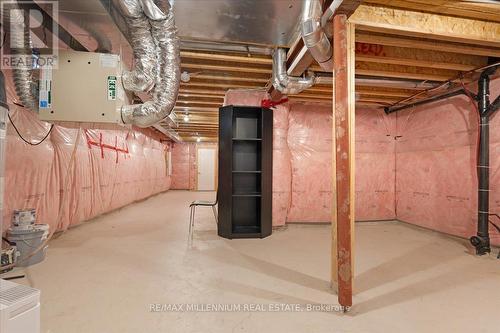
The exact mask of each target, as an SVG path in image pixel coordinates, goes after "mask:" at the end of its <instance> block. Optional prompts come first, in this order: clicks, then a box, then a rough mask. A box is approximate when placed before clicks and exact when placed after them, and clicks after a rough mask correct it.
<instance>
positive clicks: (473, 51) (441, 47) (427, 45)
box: [356, 31, 500, 58]
mask: <svg viewBox="0 0 500 333" xmlns="http://www.w3.org/2000/svg"><path fill="white" fill-rule="evenodd" d="M356 41H357V42H360V43H369V44H378V45H387V46H396V47H404V48H411V49H421V50H430V51H440V52H451V53H458V54H468V55H478V56H485V57H497V58H500V48H495V47H492V46H489V47H483V46H478V45H470V44H463V43H462V44H461V43H451V42H443V41H436V40H429V39H423V38H411V37H407V38H401V37H397V36H391V35H379V34H373V33H369V32H361V31H360V32H356Z"/></svg>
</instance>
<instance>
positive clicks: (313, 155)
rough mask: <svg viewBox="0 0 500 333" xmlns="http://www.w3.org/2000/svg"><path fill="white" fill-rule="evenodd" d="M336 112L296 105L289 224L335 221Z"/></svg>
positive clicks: (293, 107)
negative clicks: (333, 187) (333, 205)
mask: <svg viewBox="0 0 500 333" xmlns="http://www.w3.org/2000/svg"><path fill="white" fill-rule="evenodd" d="M331 114H332V108H331V106H329V105H327V104H315V103H314V104H313V103H292V104H291V105H290V116H289V124H288V147H289V148H290V153H291V163H292V197H291V204H290V209H289V210H288V219H287V221H288V222H328V221H330V220H331V217H332V211H331V207H332V182H331V179H332V177H331V175H332V117H331Z"/></svg>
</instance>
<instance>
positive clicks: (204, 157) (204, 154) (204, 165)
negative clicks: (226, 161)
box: [198, 148, 216, 191]
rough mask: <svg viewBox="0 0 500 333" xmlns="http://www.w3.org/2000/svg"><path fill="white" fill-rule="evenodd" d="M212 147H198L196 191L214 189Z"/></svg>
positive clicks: (214, 156)
mask: <svg viewBox="0 0 500 333" xmlns="http://www.w3.org/2000/svg"><path fill="white" fill-rule="evenodd" d="M215 158H216V150H215V149H214V148H198V191H215Z"/></svg>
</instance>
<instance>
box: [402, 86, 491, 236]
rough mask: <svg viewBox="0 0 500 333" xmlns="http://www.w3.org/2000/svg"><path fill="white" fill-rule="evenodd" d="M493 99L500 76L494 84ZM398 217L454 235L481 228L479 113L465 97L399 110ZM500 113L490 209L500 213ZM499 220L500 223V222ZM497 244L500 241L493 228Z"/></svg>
mask: <svg viewBox="0 0 500 333" xmlns="http://www.w3.org/2000/svg"><path fill="white" fill-rule="evenodd" d="M490 90H491V96H490V98H491V99H492V100H493V99H494V98H495V97H496V96H497V95H498V93H499V92H500V80H496V81H494V82H492V83H491V88H490ZM396 116H397V129H398V135H400V136H401V138H399V139H398V143H397V147H396V170H397V193H398V195H397V216H398V219H400V220H402V221H405V222H409V223H412V224H416V225H420V226H423V227H426V228H430V229H433V230H438V231H441V232H445V233H449V234H452V235H457V236H462V237H470V236H472V235H475V233H476V228H477V173H476V146H477V132H478V131H477V128H478V116H477V111H476V110H475V108H474V107H473V106H472V104H471V102H470V101H469V99H468V98H467V97H465V96H458V97H453V98H450V99H447V100H443V101H439V102H435V103H433V104H428V105H426V106H422V107H418V108H415V109H410V110H405V111H402V112H399V113H397V115H395V117H396ZM499 128H500V116H499V115H498V112H497V114H495V115H493V116H492V118H491V122H490V212H492V213H499V212H500V130H499ZM497 222H498V221H497ZM490 233H491V242H492V244H500V236H499V234H498V232H497V231H496V230H495V229H494V228H493V227H491V228H490Z"/></svg>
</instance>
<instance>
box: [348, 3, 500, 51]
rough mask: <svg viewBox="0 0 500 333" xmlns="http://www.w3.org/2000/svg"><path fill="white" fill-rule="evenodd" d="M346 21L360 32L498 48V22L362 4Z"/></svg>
mask: <svg viewBox="0 0 500 333" xmlns="http://www.w3.org/2000/svg"><path fill="white" fill-rule="evenodd" d="M349 22H351V23H354V24H356V29H357V30H360V31H372V32H380V33H389V34H395V35H401V36H410V37H423V38H431V39H438V40H445V41H451V42H459V43H469V44H476V45H484V46H489V47H500V23H496V22H487V21H479V20H473V19H467V18H460V17H451V16H445V15H439V14H435V13H433V14H431V13H423V12H419V11H408V10H403V9H396V8H387V7H382V6H375V5H372V6H369V5H361V6H359V8H358V9H357V10H356V12H355V13H354V14H353V15H352V16H351V18H350V19H349Z"/></svg>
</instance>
